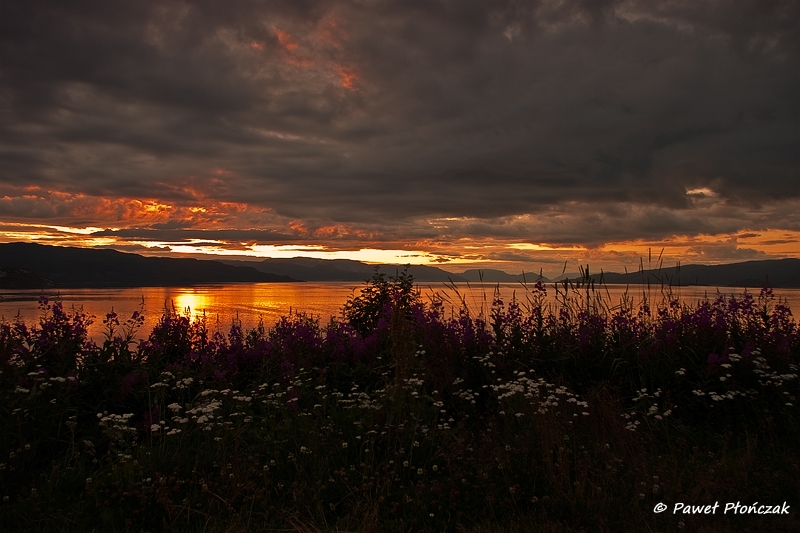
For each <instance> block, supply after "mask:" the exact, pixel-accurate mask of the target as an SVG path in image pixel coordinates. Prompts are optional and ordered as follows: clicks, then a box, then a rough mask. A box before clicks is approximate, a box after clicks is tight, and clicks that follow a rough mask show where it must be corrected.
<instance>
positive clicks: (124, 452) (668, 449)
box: [0, 274, 800, 532]
mask: <svg viewBox="0 0 800 533" xmlns="http://www.w3.org/2000/svg"><path fill="white" fill-rule="evenodd" d="M545 290H546V289H545V287H544V285H542V284H541V283H537V284H536V285H534V286H532V287H529V289H528V292H527V294H526V297H525V299H524V301H521V302H506V303H505V304H504V303H503V302H501V301H499V300H495V302H494V303H493V304H491V306H489V308H488V309H486V310H485V311H486V312H485V313H481V314H480V316H473V315H471V314H470V312H469V310H468V309H467V308H464V309H462V311H461V313H460V314H458V315H457V316H449V314H447V313H445V312H444V306H443V305H442V302H441V301H440V300H436V299H434V300H433V302H431V303H423V301H422V299H421V298H420V295H419V294H418V293H417V292H415V291H414V289H413V284H412V280H411V278H410V277H409V276H406V275H405V274H400V275H398V276H397V277H395V278H390V279H386V278H384V277H383V276H381V275H377V274H376V276H375V277H374V278H373V279H372V280H371V281H370V282H369V283H368V284H367V286H366V287H365V289H364V291H363V292H362V294H361V296H359V297H355V298H352V299H351V300H350V301H349V302H348V303H347V304H346V305H345V307H344V308H343V317H342V319H341V320H336V321H332V322H331V323H330V324H327V325H324V324H320V323H319V321H318V320H314V319H312V318H309V317H306V316H303V315H294V316H291V317H288V318H284V319H283V320H281V321H280V322H279V323H277V324H275V325H274V327H272V328H270V329H265V328H263V327H260V328H257V329H255V330H253V331H247V332H245V331H242V330H241V329H240V328H239V327H236V326H234V327H232V328H231V330H230V332H229V333H228V334H222V333H220V332H215V331H210V330H209V329H208V328H207V326H206V324H205V323H204V322H203V321H196V322H191V321H190V320H189V319H188V318H187V317H185V316H181V315H176V314H166V315H165V316H163V318H162V319H161V321H160V323H159V324H158V325H157V326H156V327H155V328H154V330H153V331H152V332H151V333H150V335H149V338H148V339H147V340H146V341H143V342H139V343H136V342H133V340H134V339H135V338H136V335H137V331H136V330H137V327H138V325H139V324H141V317H140V316H136V315H135V316H133V317H132V318H131V319H130V320H128V321H127V322H124V323H122V324H120V322H119V319H118V318H117V317H116V316H115V315H113V314H111V315H109V316H108V317H106V320H105V321H104V322H105V324H106V328H107V338H106V340H105V342H103V344H102V345H99V346H98V345H96V344H94V343H92V342H91V341H89V340H87V335H86V326H87V323H88V318H87V317H86V316H84V315H83V314H81V313H80V312H73V313H66V312H65V311H64V310H63V309H62V307H61V305H60V304H59V303H54V304H50V303H47V302H46V301H43V304H42V313H43V314H42V318H41V321H40V323H39V324H38V325H35V326H31V325H25V324H22V323H5V324H2V325H0V370H2V374H0V402H2V403H0V431H2V433H1V436H0V493H1V494H0V497H2V503H0V529H2V530H7V531H62V530H64V531H92V530H95V531H160V530H169V531H201V530H202V531H271V530H281V531H287V530H288V531H472V532H499V531H676V530H678V531H680V530H684V531H725V530H740V531H773V530H774V531H781V530H783V531H797V530H798V528H800V521H799V520H798V516H799V514H798V513H799V512H800V508H799V507H798V506H800V498H798V496H800V494H799V491H800V488H799V487H800V484H798V482H797V480H798V479H800V459H799V458H798V452H797V450H800V431H799V430H800V427H799V425H798V403H797V396H798V393H799V392H800V391H799V390H798V379H797V374H798V372H797V370H798V364H800V331H799V330H798V326H797V324H796V322H795V321H794V319H793V318H792V315H791V312H790V311H789V309H788V308H786V307H785V306H783V305H781V304H780V302H776V301H775V300H774V298H772V295H771V293H770V291H768V290H765V291H762V293H761V295H760V296H759V297H758V298H754V297H753V296H752V295H749V294H745V295H742V296H741V297H739V298H732V299H730V300H724V299H721V298H720V299H717V300H714V301H704V302H701V303H699V304H698V305H696V306H692V307H688V306H685V305H682V304H681V303H680V302H678V301H677V300H675V299H672V298H670V297H669V296H668V295H667V296H665V298H664V299H663V301H662V302H661V303H660V304H659V305H657V306H656V307H655V308H653V309H650V308H649V307H648V306H647V305H646V304H642V305H639V306H636V307H634V306H633V305H631V304H630V303H625V302H623V303H622V305H620V306H617V307H615V308H609V307H607V302H603V301H602V300H601V299H598V298H599V294H597V293H592V292H591V291H585V292H580V291H579V292H573V293H572V294H570V293H567V294H566V295H565V294H564V293H562V294H561V297H560V300H559V304H558V305H557V306H553V307H552V308H551V307H550V306H547V305H545V304H544V303H543V302H544V294H545ZM551 290H552V289H551ZM484 316H485V318H484ZM716 501H719V502H720V505H721V507H720V509H719V510H718V511H717V512H716V514H715V515H684V514H680V513H679V514H675V515H673V514H672V510H673V506H674V504H675V503H677V502H684V503H687V504H692V505H700V504H702V505H706V504H713V503H714V502H716ZM737 501H739V502H741V503H742V504H752V503H754V502H759V504H769V505H780V504H783V503H784V502H786V503H787V505H789V506H790V514H789V515H762V516H757V515H739V514H737V515H732V514H731V513H730V512H729V513H728V514H725V515H723V514H722V507H724V505H725V503H727V502H737ZM658 502H664V503H666V504H667V505H668V506H669V509H668V510H667V511H666V512H664V513H661V514H655V513H654V512H653V508H654V506H655V505H656V504H657V503H658Z"/></svg>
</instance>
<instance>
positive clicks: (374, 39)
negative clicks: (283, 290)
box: [0, 0, 800, 275]
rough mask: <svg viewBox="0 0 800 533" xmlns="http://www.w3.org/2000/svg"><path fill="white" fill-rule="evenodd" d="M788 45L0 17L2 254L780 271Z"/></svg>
mask: <svg viewBox="0 0 800 533" xmlns="http://www.w3.org/2000/svg"><path fill="white" fill-rule="evenodd" d="M799 40H800V2H798V1H776V0H730V1H725V0H708V1H698V0H686V1H683V0H674V1H667V0H664V1H659V2H653V1H651V0H624V1H616V0H574V1H567V0H538V1H536V0H531V1H512V0H507V1H504V0H495V1H486V0H458V1H456V0H324V1H322V0H320V1H315V0H270V1H256V0H236V1H211V0H205V1H194V2H180V1H175V0H157V1H156V0H137V1H136V2H108V1H107V0H72V1H70V2H63V1H62V0H52V1H48V0H29V1H23V2H2V3H0V242H15V241H31V242H40V243H45V244H59V245H68V246H93V247H111V248H114V249H117V250H121V251H130V252H136V253H144V254H150V255H175V254H181V253H183V254H198V253H208V254H215V255H217V256H219V255H224V256H230V257H237V256H247V257H250V258H257V257H292V256H310V257H326V258H333V257H346V258H352V259H358V260H365V261H377V262H390V263H401V264H404V263H411V264H431V265H435V266H439V267H440V268H444V269H447V270H451V271H454V272H457V271H463V270H464V269H466V268H500V269H502V270H506V271H508V272H514V273H518V272H519V271H522V270H524V271H526V272H531V271H543V272H544V273H545V275H547V274H551V275H552V274H554V273H555V274H558V273H561V272H562V271H563V270H564V268H566V270H567V271H576V270H577V269H578V268H577V267H578V265H581V264H589V265H591V267H592V269H593V270H594V271H597V270H599V269H604V270H606V271H617V272H619V271H622V270H623V269H624V268H627V269H628V270H631V269H636V268H638V266H639V264H640V261H643V262H644V265H645V266H647V264H648V262H653V261H655V260H656V258H660V261H662V262H663V263H664V264H665V265H667V266H671V265H673V264H675V263H676V262H681V263H682V264H690V263H706V264H716V263H728V262H736V261H744V260H754V259H777V258H783V257H800V97H798V95H800V62H799V61H798V53H799V51H800V43H799V42H798V41H799ZM565 262H566V264H567V266H566V267H565V266H564V265H565Z"/></svg>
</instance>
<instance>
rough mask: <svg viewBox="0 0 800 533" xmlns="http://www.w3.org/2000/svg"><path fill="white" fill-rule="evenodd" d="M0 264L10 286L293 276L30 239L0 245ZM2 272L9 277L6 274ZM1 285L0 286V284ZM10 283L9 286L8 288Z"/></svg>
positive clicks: (154, 283) (263, 279) (285, 278)
mask: <svg viewBox="0 0 800 533" xmlns="http://www.w3.org/2000/svg"><path fill="white" fill-rule="evenodd" d="M0 268H2V269H3V271H5V272H11V273H13V272H19V270H15V269H22V270H25V271H28V274H26V275H25V276H24V277H22V275H21V274H19V275H17V274H14V275H13V279H16V280H17V281H18V282H17V283H16V285H15V286H14V288H31V289H38V288H43V287H45V286H47V284H48V283H50V284H51V285H52V286H56V287H144V286H177V285H195V284H199V283H223V282H270V281H284V282H286V281H297V280H295V279H293V278H291V277H288V276H279V275H275V274H266V273H264V272H259V271H258V270H256V269H255V268H252V267H237V266H230V265H225V264H223V263H220V262H218V261H202V260H198V259H183V258H167V257H144V256H141V255H137V254H129V253H122V252H117V251H114V250H92V249H86V248H66V247H60V246H45V245H41V244H32V243H10V244H0ZM6 277H9V276H8V275H7V276H6ZM0 286H2V285H0ZM7 288H10V287H7Z"/></svg>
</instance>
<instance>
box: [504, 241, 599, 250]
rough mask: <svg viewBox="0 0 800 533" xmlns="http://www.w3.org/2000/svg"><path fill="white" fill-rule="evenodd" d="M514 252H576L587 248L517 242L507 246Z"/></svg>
mask: <svg viewBox="0 0 800 533" xmlns="http://www.w3.org/2000/svg"><path fill="white" fill-rule="evenodd" d="M507 246H508V248H511V249H512V250H533V251H548V252H551V251H567V252H575V251H582V250H586V247H585V246H550V245H548V244H533V243H529V242H515V243H512V244H509V245H507Z"/></svg>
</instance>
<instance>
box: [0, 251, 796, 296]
mask: <svg viewBox="0 0 800 533" xmlns="http://www.w3.org/2000/svg"><path fill="white" fill-rule="evenodd" d="M403 268H405V267H404V266H402V265H378V271H379V272H383V273H384V274H386V275H387V276H392V275H395V274H396V273H397V272H399V271H401V270H402V269H403ZM374 272H375V265H369V264H366V263H362V262H360V261H352V260H349V259H312V258H308V257H294V258H291V259H264V260H258V261H233V260H216V261H213V260H202V259H188V258H167V257H144V256H141V255H138V254H131V253H122V252H117V251H114V250H107V249H103V250H95V249H88V248H67V247H60V246H45V245H41V244H32V243H10V244H0V288H5V289H31V288H33V289H38V288H48V287H143V286H179V285H197V284H204V283H224V282H290V281H352V282H359V283H360V282H364V281H365V280H367V279H369V278H371V277H372V275H373V274H374ZM408 272H409V274H411V275H412V276H413V277H414V280H415V281H418V282H448V281H453V282H465V281H469V282H479V281H484V282H488V283H514V282H527V283H534V282H535V281H536V280H538V279H542V280H543V281H545V282H549V281H550V280H548V279H547V278H540V277H539V275H538V274H535V273H525V274H519V275H514V274H508V273H506V272H503V271H502V270H492V269H471V270H466V271H464V272H461V273H457V274H456V273H452V272H447V271H445V270H442V269H440V268H436V267H432V266H421V265H412V266H409V267H408ZM589 277H590V278H591V279H592V280H593V281H594V282H595V283H599V282H600V281H601V277H602V281H603V282H604V283H608V284H628V285H635V284H639V283H651V284H662V283H663V284H666V285H670V284H671V285H684V286H685V285H710V286H718V287H748V288H760V287H762V286H764V285H765V284H766V283H769V285H770V286H772V287H776V288H778V287H786V288H794V287H799V288H800V259H778V260H767V261H747V262H744V263H733V264H728V265H713V266H707V265H685V266H681V267H680V268H664V269H654V270H644V271H638V272H632V273H626V274H618V273H612V272H606V273H603V274H602V276H601V275H600V274H591V275H590V276H589ZM576 278H578V276H577V275H566V276H559V278H557V279H559V280H560V279H569V280H571V281H576Z"/></svg>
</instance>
